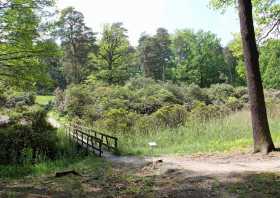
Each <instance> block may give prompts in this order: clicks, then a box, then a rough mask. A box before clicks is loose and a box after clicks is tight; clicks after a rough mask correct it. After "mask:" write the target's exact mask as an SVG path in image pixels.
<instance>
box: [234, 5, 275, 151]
mask: <svg viewBox="0 0 280 198" xmlns="http://www.w3.org/2000/svg"><path fill="white" fill-rule="evenodd" d="M238 4H239V19H240V30H241V36H242V43H243V50H244V58H245V65H246V71H247V84H248V90H249V100H250V109H251V117H252V126H253V139H254V152H255V153H256V152H262V153H268V152H270V151H272V150H274V144H273V141H272V138H271V134H270V131H269V125H268V119H267V113H266V107H265V100H264V92H263V85H262V80H261V74H260V68H259V53H258V49H257V45H256V38H255V31H254V23H253V16H252V2H251V0H238Z"/></svg>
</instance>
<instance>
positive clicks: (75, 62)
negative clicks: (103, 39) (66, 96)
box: [57, 7, 97, 84]
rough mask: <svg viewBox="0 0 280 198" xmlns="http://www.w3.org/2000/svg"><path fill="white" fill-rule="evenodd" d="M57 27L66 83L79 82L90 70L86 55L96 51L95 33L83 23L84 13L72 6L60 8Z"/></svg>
mask: <svg viewBox="0 0 280 198" xmlns="http://www.w3.org/2000/svg"><path fill="white" fill-rule="evenodd" d="M57 27H58V30H57V35H58V36H59V38H60V39H61V41H62V44H61V45H62V48H63V51H64V57H63V71H64V75H65V78H66V80H67V83H68V84H71V83H76V84H77V83H80V82H81V81H83V80H85V79H86V77H87V76H88V75H89V74H90V72H91V71H92V68H91V66H90V64H89V59H88V55H89V54H90V53H93V52H96V48H97V47H96V44H95V41H96V37H95V33H93V32H92V30H91V29H90V28H89V27H87V26H86V25H85V22H84V15H83V14H82V13H81V12H78V11H76V10H75V9H74V8H73V7H68V8H65V9H64V10H62V12H61V16H60V18H59V21H58V22H57Z"/></svg>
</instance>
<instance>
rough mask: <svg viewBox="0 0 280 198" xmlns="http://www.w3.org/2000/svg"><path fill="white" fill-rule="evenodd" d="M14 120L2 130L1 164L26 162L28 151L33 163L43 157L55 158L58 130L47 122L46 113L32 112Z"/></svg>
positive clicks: (41, 111)
mask: <svg viewBox="0 0 280 198" xmlns="http://www.w3.org/2000/svg"><path fill="white" fill-rule="evenodd" d="M12 120H13V121H12V123H11V124H10V125H8V126H6V127H2V128H0V139H1V142H0V164H8V163H9V164H11V163H24V162H26V161H25V160H26V155H27V153H26V152H27V150H28V151H30V152H32V160H33V162H35V161H36V159H38V158H40V157H41V156H46V157H49V158H54V157H55V153H56V144H57V136H56V130H55V129H53V128H52V127H51V126H50V125H49V124H48V123H47V122H46V112H45V111H43V110H36V111H30V112H27V113H24V114H23V115H21V116H18V117H15V118H13V119H12ZM30 152H29V154H28V158H30Z"/></svg>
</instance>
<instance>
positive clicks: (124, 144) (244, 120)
mask: <svg viewBox="0 0 280 198" xmlns="http://www.w3.org/2000/svg"><path fill="white" fill-rule="evenodd" d="M279 120H280V118H279V117H278V116H276V117H275V116H274V117H271V118H270V129H271V133H272V136H273V139H274V142H275V144H276V146H278V145H279V144H280V122H279ZM119 139H120V144H119V145H120V149H121V153H124V154H131V155H160V154H197V153H215V152H230V151H236V150H241V151H242V150H248V149H250V148H251V146H252V129H251V120H250V114H249V112H248V111H246V110H244V111H240V112H237V113H234V114H232V115H230V116H228V117H225V118H220V119H215V120H211V121H208V122H199V121H192V122H190V123H187V124H186V126H184V127H180V128H178V129H165V130H162V131H157V132H153V133H151V134H149V135H143V134H133V135H129V136H123V135H120V136H119ZM152 141H155V142H156V143H157V145H158V146H157V147H156V148H155V149H153V151H151V149H150V148H149V146H148V143H149V142H152Z"/></svg>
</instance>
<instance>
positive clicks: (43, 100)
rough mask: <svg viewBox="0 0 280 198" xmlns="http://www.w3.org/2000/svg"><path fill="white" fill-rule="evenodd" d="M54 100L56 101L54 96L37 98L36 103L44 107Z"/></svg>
mask: <svg viewBox="0 0 280 198" xmlns="http://www.w3.org/2000/svg"><path fill="white" fill-rule="evenodd" d="M52 100H54V96H36V100H35V103H36V104H39V105H43V106H44V105H47V104H48V103H49V102H50V101H52Z"/></svg>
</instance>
